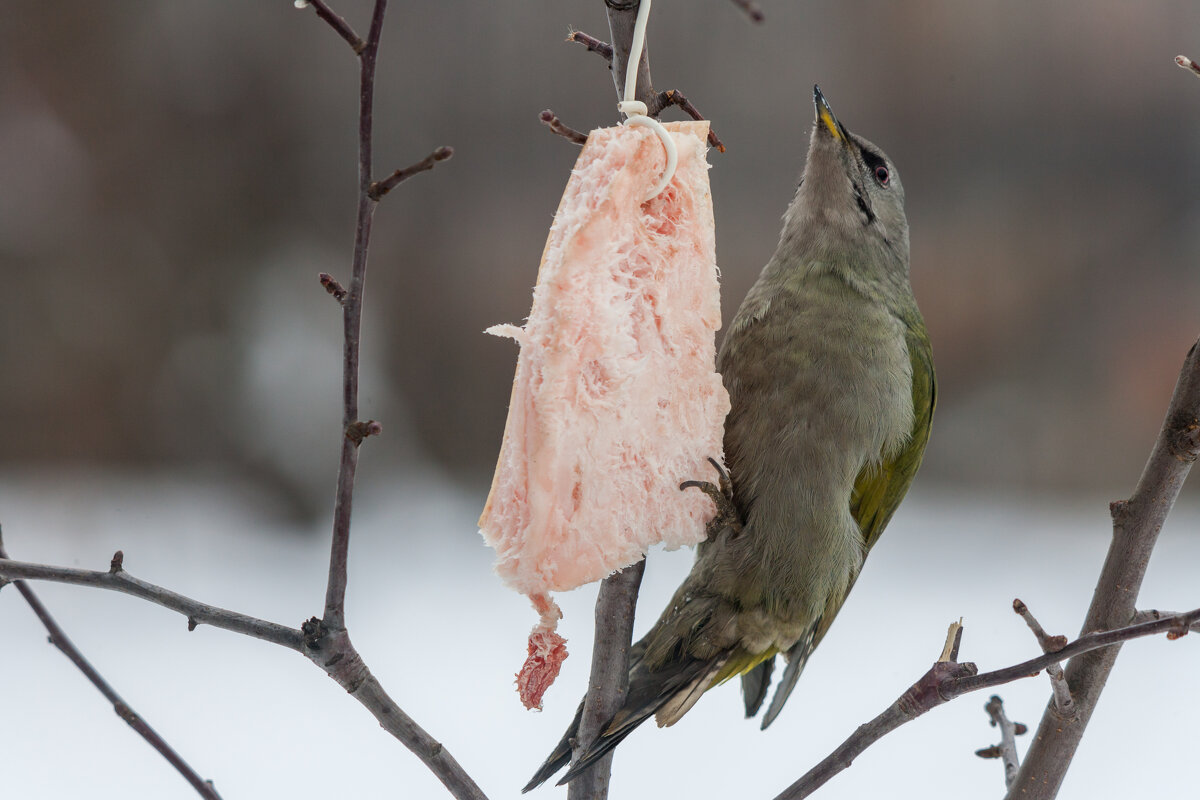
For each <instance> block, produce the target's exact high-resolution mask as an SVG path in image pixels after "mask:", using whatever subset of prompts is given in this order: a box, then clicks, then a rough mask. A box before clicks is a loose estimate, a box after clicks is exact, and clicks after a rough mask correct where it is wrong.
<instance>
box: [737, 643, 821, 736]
mask: <svg viewBox="0 0 1200 800" xmlns="http://www.w3.org/2000/svg"><path fill="white" fill-rule="evenodd" d="M820 625H821V620H819V619H818V620H817V621H816V622H814V623H813V625H812V627H811V628H809V629H808V631H806V632H805V634H804V635H803V636H801V637H800V639H799V640H798V641H797V642H796V643H795V644H794V645H792V647H791V649H789V650H788V651H787V666H786V667H785V668H784V670H783V675H782V676H781V677H780V678H779V685H778V686H777V687H775V696H774V697H772V698H771V705H769V706H767V713H766V714H763V719H762V729H763V730H764V731H765V730H766V729H767V727H768V726H770V724H771V723H772V722H774V721H775V718H776V717H778V716H779V712H780V711H783V705H784V703H786V702H787V700H788V698H789V697H791V695H792V689H795V688H796V681H798V680H799V679H800V673H801V672H803V671H804V665H805V664H807V663H808V657H809V655H810V654H812V651H813V648H815V647H816V646H817V642H818V641H820V639H819V637H818V636H817V631H818V629H819V626H820ZM762 692H763V696H766V693H767V687H766V686H764V687H763V688H762ZM759 702H760V703H761V701H759ZM748 709H749V705H747V710H748ZM756 710H757V709H756Z"/></svg>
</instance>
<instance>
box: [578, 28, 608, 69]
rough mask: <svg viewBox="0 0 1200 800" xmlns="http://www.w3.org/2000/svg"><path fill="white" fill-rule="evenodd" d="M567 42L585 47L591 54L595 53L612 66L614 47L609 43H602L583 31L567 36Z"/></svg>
mask: <svg viewBox="0 0 1200 800" xmlns="http://www.w3.org/2000/svg"><path fill="white" fill-rule="evenodd" d="M567 41H568V42H575V43H577V44H581V45H583V46H584V47H586V48H587V49H588V51H589V52H592V53H595V54H596V55H598V56H600V57H601V58H603V59H604V60H605V61H607V62H608V63H609V64H612V57H613V49H612V45H611V44H609V43H608V42H602V41H600V40H599V39H597V38H596V37H595V36H592V35H591V34H588V33H584V32H583V31H571V32H570V33H569V34H567Z"/></svg>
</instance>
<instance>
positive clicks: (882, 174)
mask: <svg viewBox="0 0 1200 800" xmlns="http://www.w3.org/2000/svg"><path fill="white" fill-rule="evenodd" d="M890 177H891V174H890V173H889V172H888V168H887V167H876V168H875V180H877V181H879V185H880V186H887V182H888V178H890Z"/></svg>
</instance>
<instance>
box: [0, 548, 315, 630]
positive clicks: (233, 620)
mask: <svg viewBox="0 0 1200 800" xmlns="http://www.w3.org/2000/svg"><path fill="white" fill-rule="evenodd" d="M114 560H115V559H114ZM0 577H3V578H7V579H9V580H13V581H16V580H22V579H23V580H38V581H52V582H54V583H69V584H73V585H75V586H92V587H95V588H97V589H108V590H110V591H114V592H123V593H125V594H130V595H133V596H134V597H140V598H141V599H143V600H148V601H149V602H151V603H154V604H155V605H159V606H162V607H163V608H169V609H171V610H172V611H175V612H178V613H180V614H182V615H183V616H185V617H187V620H188V628H189V629H194V628H195V627H196V626H197V625H212V626H213V627H214V628H223V629H225V630H227V631H233V632H234V633H240V634H243V635H245V636H252V637H254V638H255V639H262V640H263V641H266V642H272V643H273V644H277V645H280V646H282V647H286V648H288V649H289V650H295V651H297V652H299V651H300V650H301V637H300V631H298V630H296V629H294V628H288V627H285V626H283V625H278V624H276V623H274V622H267V621H266V620H261V619H257V618H256V617H251V616H247V615H246V614H240V613H238V612H236V611H227V610H226V609H224V608H217V607H216V606H210V605H208V604H207V603H201V602H200V601H198V600H193V599H192V598H190V597H185V596H183V595H181V594H179V593H177V592H172V591H171V590H169V589H164V588H163V587H161V586H155V585H154V584H153V583H147V582H146V581H143V580H140V579H138V578H135V577H133V576H132V575H130V574H129V573H128V572H126V571H125V570H124V569H123V568H120V567H118V568H117V569H116V570H109V571H106V572H99V571H92V570H86V569H73V568H71V567H52V566H48V565H46V564H33V563H28V562H24V561H13V560H11V559H6V558H5V559H0Z"/></svg>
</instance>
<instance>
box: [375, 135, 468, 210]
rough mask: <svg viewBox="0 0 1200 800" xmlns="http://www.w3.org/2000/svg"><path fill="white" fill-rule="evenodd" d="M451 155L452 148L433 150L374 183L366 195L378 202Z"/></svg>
mask: <svg viewBox="0 0 1200 800" xmlns="http://www.w3.org/2000/svg"><path fill="white" fill-rule="evenodd" d="M453 155H454V148H453V147H439V148H438V149H437V150H434V151H433V152H432V153H430V154H429V155H427V156H425V157H424V158H422V159H421V160H420V161H418V162H417V163H415V164H412V165H410V166H407V167H404V168H403V169H398V170H396V171H395V172H393V173H392V174H391V175H389V176H387V177H386V178H384V179H383V180H381V181H374V182H373V183H372V184H371V186H370V187H369V188H368V189H367V194H368V195H369V196H370V198H371V199H372V200H374V201H376V202H378V201H379V199H380V198H381V197H383V196H384V195H385V194H387V193H388V192H390V191H391V190H392V189H395V188H396V187H397V186H399V185H400V184H401V183H403V182H404V181H406V180H408V179H409V178H411V177H412V176H413V175H416V174H418V173H420V172H425V171H426V170H431V169H433V165H434V164H436V163H437V162H439V161H445V160H446V159H447V158H450V157H451V156H453Z"/></svg>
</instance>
